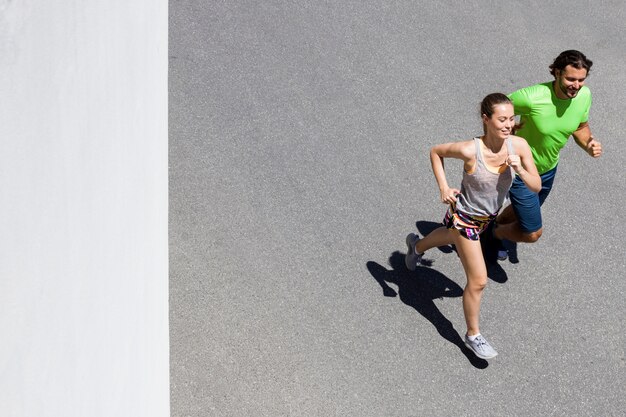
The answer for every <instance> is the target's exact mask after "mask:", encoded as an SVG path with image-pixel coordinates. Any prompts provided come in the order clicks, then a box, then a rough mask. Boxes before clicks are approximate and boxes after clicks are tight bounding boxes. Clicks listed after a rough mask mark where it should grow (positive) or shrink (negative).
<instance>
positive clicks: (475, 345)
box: [465, 333, 498, 359]
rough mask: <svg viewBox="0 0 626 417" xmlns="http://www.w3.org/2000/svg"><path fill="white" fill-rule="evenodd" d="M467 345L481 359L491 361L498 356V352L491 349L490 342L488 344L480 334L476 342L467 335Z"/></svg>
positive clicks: (475, 339)
mask: <svg viewBox="0 0 626 417" xmlns="http://www.w3.org/2000/svg"><path fill="white" fill-rule="evenodd" d="M465 344H466V345H467V347H468V348H470V349H472V351H473V352H474V354H475V355H476V356H478V357H479V358H481V359H491V358H495V357H496V356H497V355H498V352H496V350H495V349H494V348H492V347H491V345H490V344H489V342H487V341H486V340H485V338H484V337H483V336H482V335H481V334H480V333H479V334H477V335H476V337H475V338H474V340H470V339H469V337H468V336H467V335H465Z"/></svg>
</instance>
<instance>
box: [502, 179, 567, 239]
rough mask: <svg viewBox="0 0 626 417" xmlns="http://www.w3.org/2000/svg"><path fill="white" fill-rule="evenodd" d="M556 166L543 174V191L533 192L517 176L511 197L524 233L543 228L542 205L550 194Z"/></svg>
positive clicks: (511, 190)
mask: <svg viewBox="0 0 626 417" xmlns="http://www.w3.org/2000/svg"><path fill="white" fill-rule="evenodd" d="M556 168H557V167H554V168H552V169H551V170H550V171H548V172H546V173H544V174H541V175H540V176H541V191H539V193H533V192H532V191H530V190H529V189H528V188H527V187H526V184H524V181H522V179H521V178H520V177H519V176H516V177H515V179H514V180H513V184H512V185H511V189H510V190H509V198H510V200H511V206H513V211H515V215H516V216H517V221H518V222H519V225H520V228H521V229H522V231H523V232H524V233H532V232H536V231H537V230H539V229H541V227H542V226H543V224H542V223H541V209H540V207H541V205H542V204H543V202H544V201H546V197H548V194H550V190H551V189H552V183H554V177H555V176H556Z"/></svg>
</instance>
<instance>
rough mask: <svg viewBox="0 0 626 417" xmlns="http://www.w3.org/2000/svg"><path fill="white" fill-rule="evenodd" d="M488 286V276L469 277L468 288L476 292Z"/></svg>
mask: <svg viewBox="0 0 626 417" xmlns="http://www.w3.org/2000/svg"><path fill="white" fill-rule="evenodd" d="M486 286H487V277H469V278H468V279H467V286H466V287H465V288H466V289H469V290H470V291H474V292H480V291H483V290H484V289H485V287H486Z"/></svg>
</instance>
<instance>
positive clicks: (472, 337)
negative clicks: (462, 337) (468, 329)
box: [467, 333, 480, 342]
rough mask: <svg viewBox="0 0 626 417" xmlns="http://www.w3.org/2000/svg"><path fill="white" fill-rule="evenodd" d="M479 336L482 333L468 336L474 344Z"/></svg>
mask: <svg viewBox="0 0 626 417" xmlns="http://www.w3.org/2000/svg"><path fill="white" fill-rule="evenodd" d="M478 336H480V333H476V334H475V335H474V336H470V335H469V334H468V335H467V338H468V339H469V340H470V341H472V342H473V341H474V339H476V338H477V337H478Z"/></svg>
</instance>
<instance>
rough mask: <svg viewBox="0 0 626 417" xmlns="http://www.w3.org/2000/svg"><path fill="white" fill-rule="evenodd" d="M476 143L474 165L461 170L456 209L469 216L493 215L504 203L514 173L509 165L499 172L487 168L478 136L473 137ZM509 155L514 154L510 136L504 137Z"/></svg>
mask: <svg viewBox="0 0 626 417" xmlns="http://www.w3.org/2000/svg"><path fill="white" fill-rule="evenodd" d="M474 144H475V145H476V167H475V168H474V172H473V173H471V174H468V173H467V172H465V170H463V181H462V182H461V194H459V195H457V202H456V209H457V210H459V211H461V212H463V213H465V214H469V215H471V216H494V215H496V214H498V211H499V210H500V208H501V207H502V204H504V199H505V197H506V195H507V193H508V191H509V188H511V184H512V183H513V179H514V178H515V173H514V171H513V168H511V167H509V168H508V169H506V170H505V171H504V172H502V173H500V174H496V173H493V172H491V171H489V170H488V169H487V167H486V166H485V162H484V161H483V154H482V151H481V150H480V138H478V137H476V138H474ZM506 146H507V149H508V152H509V155H514V154H515V152H514V151H513V144H512V143H511V138H510V137H509V138H506Z"/></svg>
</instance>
